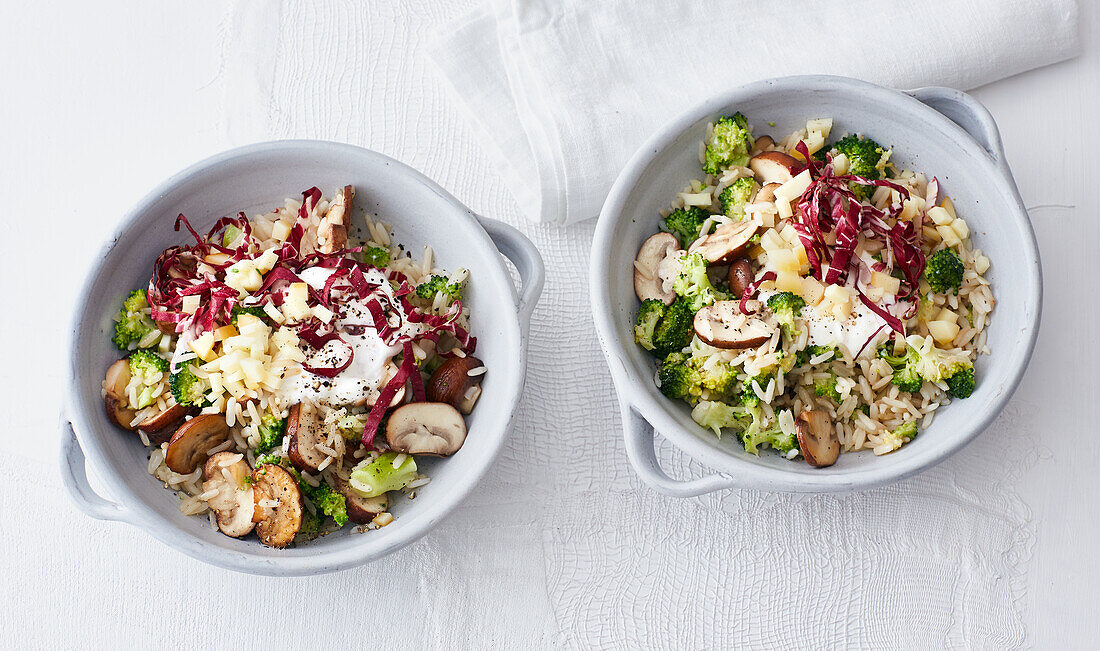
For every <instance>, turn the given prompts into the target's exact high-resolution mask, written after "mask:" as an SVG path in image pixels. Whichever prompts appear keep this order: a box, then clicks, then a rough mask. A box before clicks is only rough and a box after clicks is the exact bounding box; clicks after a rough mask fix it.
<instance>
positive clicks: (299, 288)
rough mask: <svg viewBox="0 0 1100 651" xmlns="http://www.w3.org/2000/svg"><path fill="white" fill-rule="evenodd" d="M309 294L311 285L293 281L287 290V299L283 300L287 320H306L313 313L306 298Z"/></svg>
mask: <svg viewBox="0 0 1100 651" xmlns="http://www.w3.org/2000/svg"><path fill="white" fill-rule="evenodd" d="M308 296H309V286H308V285H306V284H305V283H292V284H291V285H290V287H288V288H287V290H286V299H285V300H284V301H283V316H285V317H286V320H287V321H291V322H296V321H304V320H306V319H308V318H309V317H311V316H312V315H313V312H312V311H310V309H309V305H307V304H306V298H307V297H308Z"/></svg>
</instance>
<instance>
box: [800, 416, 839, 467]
mask: <svg viewBox="0 0 1100 651" xmlns="http://www.w3.org/2000/svg"><path fill="white" fill-rule="evenodd" d="M794 424H795V431H796V432H797V434H798V447H799V449H800V450H802V456H803V458H805V459H806V463H808V464H810V465H811V466H814V467H815V468H824V467H826V466H831V465H833V464H834V463H836V460H837V457H839V456H840V439H839V438H837V435H836V428H835V427H833V424H832V422H831V421H830V420H829V415H828V414H826V413H825V412H823V411H820V410H817V409H807V410H806V411H803V412H802V413H801V414H799V415H798V418H797V419H795V423H794Z"/></svg>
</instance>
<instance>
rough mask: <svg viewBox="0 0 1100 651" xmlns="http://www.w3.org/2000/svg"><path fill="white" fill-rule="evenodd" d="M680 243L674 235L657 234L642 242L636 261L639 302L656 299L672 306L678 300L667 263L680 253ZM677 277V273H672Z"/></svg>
mask: <svg viewBox="0 0 1100 651" xmlns="http://www.w3.org/2000/svg"><path fill="white" fill-rule="evenodd" d="M680 250H681V249H680V242H679V241H677V239H676V236H675V235H673V234H672V233H657V234H656V235H652V236H650V238H649V239H647V240H646V241H645V242H642V248H640V249H639V250H638V257H637V258H636V259H635V260H634V293H635V294H637V295H638V300H640V301H644V300H646V299H650V298H656V299H658V300H660V301H661V302H663V303H664V304H665V305H670V304H671V303H672V301H673V300H675V298H676V293H675V292H674V291H672V277H670V275H669V273H670V266H671V265H668V264H666V261H668V260H670V259H673V260H674V259H675V258H674V257H673V256H675V255H676V254H677V252H678V251H680ZM671 273H672V275H673V276H674V275H675V271H674V270H672V271H671Z"/></svg>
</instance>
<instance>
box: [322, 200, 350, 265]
mask: <svg viewBox="0 0 1100 651" xmlns="http://www.w3.org/2000/svg"><path fill="white" fill-rule="evenodd" d="M354 196H355V188H354V187H352V186H350V185H345V186H344V189H343V190H340V191H339V192H338V193H337V194H336V199H335V200H334V201H333V202H332V205H331V206H329V209H328V212H326V213H325V216H324V217H322V218H321V223H320V224H318V225H317V250H318V251H320V252H321V253H334V252H336V251H339V250H340V249H342V248H344V247H346V246H347V245H348V222H349V221H350V220H351V200H352V197H354Z"/></svg>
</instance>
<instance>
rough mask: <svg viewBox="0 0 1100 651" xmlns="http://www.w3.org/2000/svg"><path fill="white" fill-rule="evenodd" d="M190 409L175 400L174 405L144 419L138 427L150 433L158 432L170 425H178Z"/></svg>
mask: <svg viewBox="0 0 1100 651" xmlns="http://www.w3.org/2000/svg"><path fill="white" fill-rule="evenodd" d="M190 411H191V408H190V407H187V406H185V405H181V404H179V403H178V402H173V403H172V406H170V407H168V408H167V409H165V410H164V411H161V412H159V413H156V414H153V415H152V416H149V417H148V418H145V419H142V420H141V422H139V423H138V424H137V428H138V429H140V430H142V431H144V432H149V433H150V434H156V433H158V432H160V431H162V430H166V429H168V428H170V427H176V426H178V425H179V424H180V421H181V420H183V418H184V417H185V416H187V414H188V413H189V412H190Z"/></svg>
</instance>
